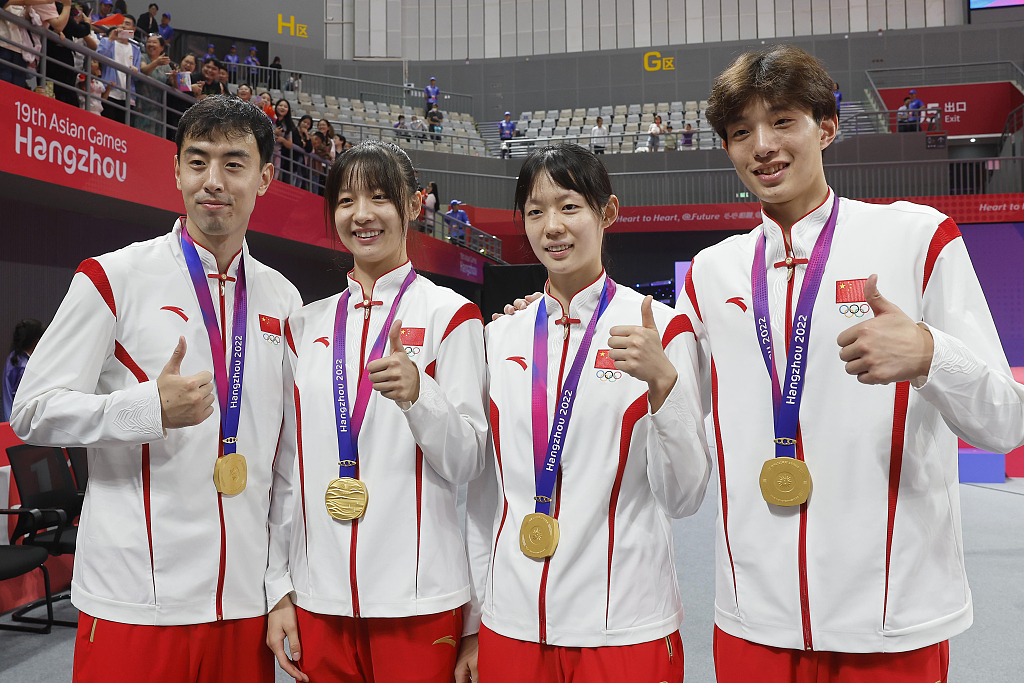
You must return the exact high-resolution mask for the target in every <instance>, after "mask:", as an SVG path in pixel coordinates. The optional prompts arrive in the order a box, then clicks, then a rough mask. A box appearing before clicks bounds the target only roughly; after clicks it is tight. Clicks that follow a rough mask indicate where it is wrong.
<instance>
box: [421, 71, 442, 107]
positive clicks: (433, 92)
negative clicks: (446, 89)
mask: <svg viewBox="0 0 1024 683" xmlns="http://www.w3.org/2000/svg"><path fill="white" fill-rule="evenodd" d="M440 92H441V89H440V88H438V87H437V79H436V78H434V77H433V76H431V77H430V85H428V86H427V87H426V88H424V89H423V97H424V98H426V100H427V108H426V111H430V107H431V106H432V105H435V104H437V96H438V94H439V93H440Z"/></svg>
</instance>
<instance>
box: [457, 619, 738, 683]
mask: <svg viewBox="0 0 1024 683" xmlns="http://www.w3.org/2000/svg"><path fill="white" fill-rule="evenodd" d="M477 668H478V670H479V672H480V680H481V681H484V683H526V682H529V683H624V682H625V681H644V682H646V681H650V682H651V683H659V682H661V681H664V682H665V683H682V681H683V641H682V639H681V638H680V637H679V632H678V631H676V632H675V633H673V634H672V635H670V636H666V637H664V638H659V639H658V640H652V641H650V642H647V643H638V644H637V645H618V646H609V647H559V646H556V645H541V644H540V643H531V642H527V641H523V640H515V639H514V638H506V637H505V636H502V635H498V634H497V633H495V632H494V631H492V630H490V629H489V628H487V627H486V626H483V625H481V626H480V654H479V657H478V660H477ZM751 680H753V679H751ZM747 683H749V682H747Z"/></svg>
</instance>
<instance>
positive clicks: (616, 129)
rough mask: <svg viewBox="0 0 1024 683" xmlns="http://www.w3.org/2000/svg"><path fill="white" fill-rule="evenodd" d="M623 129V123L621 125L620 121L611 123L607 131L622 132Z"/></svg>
mask: <svg viewBox="0 0 1024 683" xmlns="http://www.w3.org/2000/svg"><path fill="white" fill-rule="evenodd" d="M625 130H626V127H625V125H623V124H621V123H613V124H612V127H611V128H610V129H609V132H610V133H623V132H625Z"/></svg>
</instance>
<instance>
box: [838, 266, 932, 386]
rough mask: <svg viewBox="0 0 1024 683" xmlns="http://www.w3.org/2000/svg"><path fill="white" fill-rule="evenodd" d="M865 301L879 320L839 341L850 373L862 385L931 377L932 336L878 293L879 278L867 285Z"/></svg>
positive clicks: (864, 324) (858, 327)
mask: <svg viewBox="0 0 1024 683" xmlns="http://www.w3.org/2000/svg"><path fill="white" fill-rule="evenodd" d="M864 298H865V299H867V302H868V305H869V306H871V311H872V312H873V313H874V314H875V317H874V318H872V319H871V320H865V321H864V322H862V323H858V324H856V325H854V326H853V327H851V328H849V329H848V330H846V331H845V332H843V333H842V334H840V335H839V338H838V339H837V340H836V341H837V342H838V343H839V346H840V347H842V350H840V352H839V358H840V359H841V360H843V361H844V362H845V363H846V372H848V373H849V374H851V375H856V377H857V381H859V382H861V383H862V384H889V383H890V382H905V381H907V380H912V379H915V378H917V377H921V376H927V375H928V369H929V368H930V367H931V364H932V349H933V342H932V335H931V332H929V331H928V330H927V328H925V327H924V326H922V325H918V324H916V323H915V322H914V321H913V320H911V319H910V317H909V316H908V315H907V314H906V313H904V312H903V311H901V310H900V308H899V306H897V305H896V304H894V303H892V302H891V301H889V300H888V299H886V298H885V297H884V296H882V294H881V293H880V292H879V291H878V276H877V275H872V276H871V277H869V278H868V281H867V282H866V283H865V284H864Z"/></svg>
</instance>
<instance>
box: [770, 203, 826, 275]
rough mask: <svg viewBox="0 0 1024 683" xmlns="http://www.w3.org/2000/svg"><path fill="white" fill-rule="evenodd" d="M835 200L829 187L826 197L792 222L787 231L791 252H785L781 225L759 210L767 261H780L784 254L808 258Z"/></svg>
mask: <svg viewBox="0 0 1024 683" xmlns="http://www.w3.org/2000/svg"><path fill="white" fill-rule="evenodd" d="M835 201H837V200H836V195H835V192H833V191H832V188H831V187H830V188H829V189H828V197H826V198H825V201H824V202H822V203H821V204H819V205H818V206H817V207H816V208H814V209H813V210H811V212H810V213H808V214H807V215H805V216H804V217H803V218H801V219H800V220H798V221H797V222H796V223H794V224H793V228H792V229H791V230H790V231H789V234H790V241H791V246H792V253H791V254H787V253H786V243H785V240H784V238H783V234H782V227H781V226H780V225H779V224H778V223H776V222H775V221H774V220H772V219H771V218H769V217H768V215H767V214H765V213H764V210H762V211H761V228H762V230H763V231H764V235H765V238H766V240H765V242H766V244H765V247H766V248H765V254H766V256H767V257H768V261H769V263H775V262H777V261H782V260H784V259H785V258H786V256H793V257H794V258H798V259H808V258H810V257H811V251H813V250H814V243H815V242H816V241H817V240H818V235H819V234H821V231H822V230H823V229H824V228H825V223H826V222H828V217H829V215H830V214H831V213H832V203H833V202H835Z"/></svg>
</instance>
